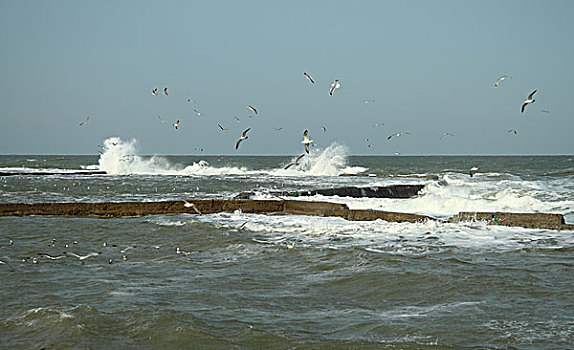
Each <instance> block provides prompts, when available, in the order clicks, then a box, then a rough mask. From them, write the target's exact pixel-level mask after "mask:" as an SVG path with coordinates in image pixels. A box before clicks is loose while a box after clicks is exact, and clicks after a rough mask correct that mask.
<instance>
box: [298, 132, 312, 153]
mask: <svg viewBox="0 0 574 350" xmlns="http://www.w3.org/2000/svg"><path fill="white" fill-rule="evenodd" d="M301 143H302V144H304V145H305V152H307V153H309V144H310V143H313V140H309V130H305V131H304V132H303V141H301Z"/></svg>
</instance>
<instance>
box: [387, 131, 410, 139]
mask: <svg viewBox="0 0 574 350" xmlns="http://www.w3.org/2000/svg"><path fill="white" fill-rule="evenodd" d="M407 134H410V132H398V133H396V134H392V135H390V136H389V137H387V140H390V139H391V138H393V137H395V136H396V137H399V136H403V135H407Z"/></svg>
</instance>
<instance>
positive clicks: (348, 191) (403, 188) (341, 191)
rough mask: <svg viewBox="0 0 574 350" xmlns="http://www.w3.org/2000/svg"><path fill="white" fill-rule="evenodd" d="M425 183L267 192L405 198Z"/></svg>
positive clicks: (243, 195)
mask: <svg viewBox="0 0 574 350" xmlns="http://www.w3.org/2000/svg"><path fill="white" fill-rule="evenodd" d="M425 186H426V185H390V186H372V187H356V186H347V187H336V188H326V189H318V190H303V191H272V192H269V194H271V195H273V196H282V197H302V196H314V195H317V194H320V195H323V196H339V197H353V198H363V197H370V198H397V199H406V198H413V197H416V196H418V194H419V192H420V191H421V190H422V189H423V188H424V187H425ZM253 195H254V193H253V192H242V193H240V194H238V195H237V196H235V199H250V198H251V196H253Z"/></svg>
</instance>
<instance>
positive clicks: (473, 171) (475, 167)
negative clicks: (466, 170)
mask: <svg viewBox="0 0 574 350" xmlns="http://www.w3.org/2000/svg"><path fill="white" fill-rule="evenodd" d="M478 169H480V168H479V167H477V166H476V165H475V166H473V167H472V168H470V177H472V176H473V175H474V173H476V172H477V171H478Z"/></svg>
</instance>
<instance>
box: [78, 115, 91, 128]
mask: <svg viewBox="0 0 574 350" xmlns="http://www.w3.org/2000/svg"><path fill="white" fill-rule="evenodd" d="M89 120H90V117H87V118H86V120H84V121H83V122H81V123H80V126H88V121H89Z"/></svg>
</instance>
